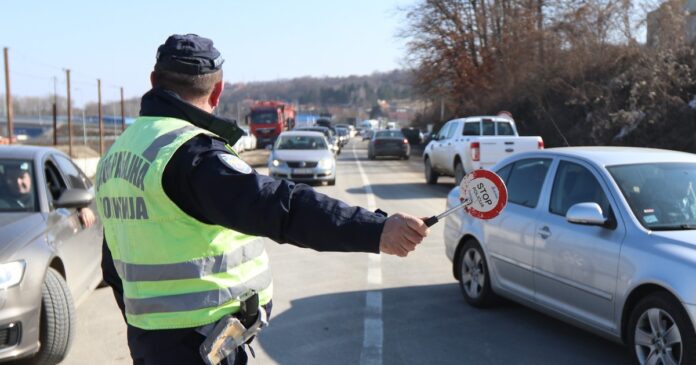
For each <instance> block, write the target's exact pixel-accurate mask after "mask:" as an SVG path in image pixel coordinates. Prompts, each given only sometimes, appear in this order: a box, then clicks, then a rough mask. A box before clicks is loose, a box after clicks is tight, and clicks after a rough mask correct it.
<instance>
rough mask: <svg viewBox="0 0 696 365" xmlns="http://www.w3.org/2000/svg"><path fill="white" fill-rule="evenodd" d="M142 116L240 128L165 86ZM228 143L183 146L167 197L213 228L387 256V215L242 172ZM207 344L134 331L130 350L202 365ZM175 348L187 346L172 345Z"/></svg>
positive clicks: (171, 169)
mask: <svg viewBox="0 0 696 365" xmlns="http://www.w3.org/2000/svg"><path fill="white" fill-rule="evenodd" d="M140 114H141V115H142V116H160V117H174V118H178V119H183V120H187V121H189V122H191V123H192V124H194V125H197V126H200V127H202V128H206V127H209V126H211V125H212V126H215V127H216V128H217V129H220V130H226V131H228V132H229V131H232V132H230V133H227V134H230V135H234V132H233V131H234V130H235V128H236V124H234V122H232V121H229V120H225V119H222V118H219V117H216V116H214V115H212V114H210V113H207V112H205V111H203V110H201V109H199V108H197V107H195V106H193V105H191V104H189V103H186V102H184V101H182V100H181V99H179V98H178V96H176V94H173V93H171V92H169V91H166V90H162V89H159V88H154V89H153V90H151V91H150V92H148V93H147V94H145V95H144V96H143V99H142V104H141V111H140ZM221 126H224V128H221ZM206 129H208V128H206ZM237 135H238V134H237ZM227 142H229V144H233V143H234V142H235V141H233V140H229V141H227ZM225 143H226V141H224V140H222V139H218V138H214V137H210V136H208V135H199V136H196V137H194V138H192V139H191V140H189V141H188V142H186V143H185V144H184V145H182V146H181V147H180V148H179V149H178V150H177V152H176V153H175V154H174V156H173V157H172V158H171V160H170V161H169V163H168V164H167V166H166V168H165V171H164V175H163V178H162V185H163V188H164V191H165V192H166V194H167V196H168V197H169V198H170V199H171V200H172V201H173V202H174V203H176V205H177V206H178V207H179V208H181V210H182V211H184V212H185V213H186V214H189V215H190V216H192V217H194V218H196V219H198V220H199V221H201V222H204V223H207V224H215V225H220V226H224V227H228V228H230V229H234V230H236V231H239V232H243V233H247V234H251V235H256V236H265V237H268V238H270V239H272V240H274V241H276V242H279V243H284V242H286V243H290V244H293V245H296V246H299V247H306V248H311V249H314V250H317V251H342V252H372V253H378V252H379V240H380V236H381V233H382V228H383V227H384V221H385V219H386V217H385V215H384V214H381V213H373V212H370V211H367V210H365V209H363V208H359V207H351V206H348V205H347V204H345V203H343V202H341V201H338V200H335V199H332V198H330V197H328V196H326V195H324V194H320V193H318V192H316V191H315V190H314V189H312V188H311V187H309V186H307V185H304V184H295V183H293V182H290V181H287V180H276V179H273V178H271V177H268V176H264V175H259V174H257V173H256V172H255V171H254V172H252V173H250V174H244V173H241V172H238V171H236V170H235V169H233V168H230V167H229V166H227V165H226V164H224V163H222V162H221V160H220V158H218V155H219V154H227V153H230V152H229V150H227V148H226V147H225ZM103 254H104V255H103V259H102V269H103V272H104V280H105V281H106V282H107V283H108V284H109V285H111V286H112V288H113V290H114V294H115V296H116V300H117V303H118V305H119V307H120V308H121V311H122V312H123V309H124V307H123V298H122V294H123V290H122V284H121V280H120V278H119V277H118V275H117V273H116V270H115V268H114V265H113V260H112V258H111V253H110V252H109V250H108V247H107V246H106V243H105V244H104V248H103ZM267 309H268V310H270V308H267ZM202 340H203V337H202V336H201V335H199V334H198V333H196V332H195V331H194V330H193V329H178V330H157V331H150V330H142V329H139V328H136V327H133V326H128V344H129V347H130V349H131V356H132V357H133V359H134V361H135V363H136V364H150V363H153V364H154V363H167V364H196V363H202V362H201V359H200V357H198V358H196V357H197V356H196V355H197V349H198V346H199V345H200V343H201V342H202ZM173 343H178V344H179V345H178V346H176V347H172V344H173ZM192 350H195V351H192ZM240 356H245V355H244V354H240Z"/></svg>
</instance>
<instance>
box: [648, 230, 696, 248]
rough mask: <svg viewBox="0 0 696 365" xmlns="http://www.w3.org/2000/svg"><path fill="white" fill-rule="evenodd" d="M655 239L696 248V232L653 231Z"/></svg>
mask: <svg viewBox="0 0 696 365" xmlns="http://www.w3.org/2000/svg"><path fill="white" fill-rule="evenodd" d="M651 235H652V236H653V237H657V238H660V239H663V240H673V241H679V242H683V243H685V244H689V245H691V246H694V247H696V230H693V229H692V230H689V229H686V230H681V231H653V232H652V233H651Z"/></svg>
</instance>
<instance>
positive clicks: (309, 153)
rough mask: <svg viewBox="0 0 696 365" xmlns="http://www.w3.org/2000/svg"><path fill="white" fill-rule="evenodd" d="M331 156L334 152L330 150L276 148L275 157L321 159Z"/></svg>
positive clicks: (307, 159)
mask: <svg viewBox="0 0 696 365" xmlns="http://www.w3.org/2000/svg"><path fill="white" fill-rule="evenodd" d="M327 157H328V158H331V157H333V153H331V152H330V151H329V150H275V151H273V158H275V159H277V160H281V161H319V160H321V159H322V158H327Z"/></svg>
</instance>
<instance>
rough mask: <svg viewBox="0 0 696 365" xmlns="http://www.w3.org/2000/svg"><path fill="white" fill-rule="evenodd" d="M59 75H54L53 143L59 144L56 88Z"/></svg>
mask: <svg viewBox="0 0 696 365" xmlns="http://www.w3.org/2000/svg"><path fill="white" fill-rule="evenodd" d="M57 82H58V81H57V77H55V76H53V145H54V146H57V145H58V91H57V90H56V84H57Z"/></svg>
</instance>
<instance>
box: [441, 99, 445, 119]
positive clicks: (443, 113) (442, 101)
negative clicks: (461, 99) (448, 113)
mask: <svg viewBox="0 0 696 365" xmlns="http://www.w3.org/2000/svg"><path fill="white" fill-rule="evenodd" d="M444 121H445V99H440V122H444Z"/></svg>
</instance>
